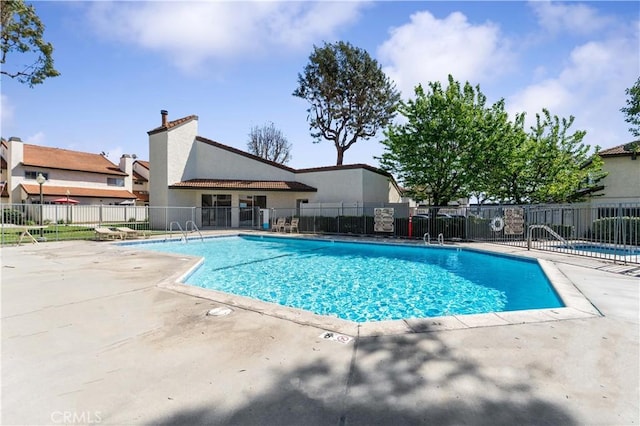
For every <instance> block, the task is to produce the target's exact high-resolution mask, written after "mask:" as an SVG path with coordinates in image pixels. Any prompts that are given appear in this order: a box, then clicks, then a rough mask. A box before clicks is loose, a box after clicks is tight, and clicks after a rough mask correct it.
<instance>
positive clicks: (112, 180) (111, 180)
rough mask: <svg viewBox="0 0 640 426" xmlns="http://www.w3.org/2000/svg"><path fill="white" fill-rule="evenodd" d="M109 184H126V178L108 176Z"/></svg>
mask: <svg viewBox="0 0 640 426" xmlns="http://www.w3.org/2000/svg"><path fill="white" fill-rule="evenodd" d="M107 185H109V186H124V179H122V178H107Z"/></svg>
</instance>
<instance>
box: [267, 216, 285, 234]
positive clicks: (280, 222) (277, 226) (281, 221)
mask: <svg viewBox="0 0 640 426" xmlns="http://www.w3.org/2000/svg"><path fill="white" fill-rule="evenodd" d="M286 220H287V218H285V217H279V218H278V219H276V223H274V224H273V227H272V228H271V230H272V231H275V232H280V231H282V232H284V227H285V225H286Z"/></svg>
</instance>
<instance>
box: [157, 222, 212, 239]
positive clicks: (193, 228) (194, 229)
mask: <svg viewBox="0 0 640 426" xmlns="http://www.w3.org/2000/svg"><path fill="white" fill-rule="evenodd" d="M174 225H175V227H176V228H177V229H178V230H179V231H180V233H181V234H182V240H183V241H184V242H185V243H187V242H189V239H188V238H187V233H188V232H197V233H198V235H200V240H201V241H204V237H203V236H202V233H201V232H200V230H199V229H198V227H197V226H196V224H195V223H194V222H193V221H192V220H188V221H187V222H186V223H185V224H184V229H182V226H180V222H177V221H173V222H171V223H170V224H169V238H171V236H172V235H173V228H174ZM189 225H191V226H189ZM166 240H167V239H166V238H165V241H166Z"/></svg>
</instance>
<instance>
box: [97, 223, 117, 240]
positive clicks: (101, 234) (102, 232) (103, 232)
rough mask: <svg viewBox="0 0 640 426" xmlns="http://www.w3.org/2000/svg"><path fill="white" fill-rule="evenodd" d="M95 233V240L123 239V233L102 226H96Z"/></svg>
mask: <svg viewBox="0 0 640 426" xmlns="http://www.w3.org/2000/svg"><path fill="white" fill-rule="evenodd" d="M95 232H96V240H103V239H105V238H106V239H118V238H119V239H121V240H123V239H124V232H120V231H112V230H111V229H109V228H106V227H104V226H97V227H96V228H95Z"/></svg>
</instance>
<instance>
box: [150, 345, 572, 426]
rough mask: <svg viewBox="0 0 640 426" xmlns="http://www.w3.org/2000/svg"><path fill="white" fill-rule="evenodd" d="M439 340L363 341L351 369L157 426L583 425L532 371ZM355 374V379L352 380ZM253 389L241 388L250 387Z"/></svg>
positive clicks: (326, 371) (305, 377) (317, 371)
mask: <svg viewBox="0 0 640 426" xmlns="http://www.w3.org/2000/svg"><path fill="white" fill-rule="evenodd" d="M438 336H439V333H433V332H428V333H421V334H413V335H403V336H381V337H368V338H360V339H357V340H355V341H354V343H353V345H354V347H353V358H352V360H351V363H350V366H348V368H345V366H344V365H342V366H340V367H337V366H332V365H329V363H328V362H325V361H315V362H311V363H309V364H308V365H304V366H302V367H299V368H296V369H293V370H291V371H282V370H278V371H277V373H278V377H280V379H279V380H278V382H277V383H275V384H274V385H273V386H271V387H270V388H269V390H268V391H267V392H264V393H263V394H261V395H258V396H256V397H254V398H251V399H248V400H247V401H246V402H245V403H244V405H242V406H241V407H239V408H238V409H236V410H234V411H233V412H222V411H221V410H220V409H219V408H217V407H216V402H217V401H211V403H210V405H208V406H206V407H202V408H198V409H193V410H186V411H181V412H177V413H175V414H173V415H172V416H171V417H169V418H158V419H155V420H154V421H153V422H151V423H150V424H153V425H187V424H188V425H305V426H311V425H363V426H364V425H425V424H426V425H462V424H467V425H487V426H489V425H491V426H495V425H514V424H520V425H523V424H550V425H564V426H571V425H575V424H577V422H576V420H575V419H574V418H572V417H571V416H570V414H569V413H568V412H566V411H565V410H564V409H563V408H562V407H560V406H558V405H556V404H553V403H550V402H549V401H545V400H544V399H542V398H541V397H540V396H538V395H536V394H535V391H534V389H532V388H531V386H530V385H529V384H528V381H527V379H526V378H527V377H528V374H527V372H525V371H523V372H521V373H522V374H515V377H514V374H513V371H512V372H511V373H510V374H507V375H506V376H503V375H501V374H500V372H499V371H498V372H496V371H488V372H485V371H482V368H481V367H480V366H479V365H477V364H476V363H474V360H472V359H468V358H463V357H461V356H457V355H456V354H455V351H454V350H453V349H451V348H449V347H447V346H446V345H445V344H444V343H443V342H442V341H441V340H439V339H438ZM345 371H348V373H345ZM244 385H249V384H240V383H239V384H238V386H244Z"/></svg>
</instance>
